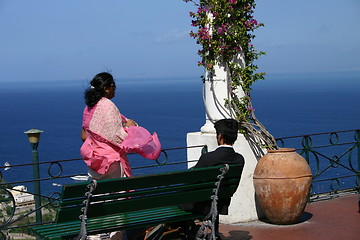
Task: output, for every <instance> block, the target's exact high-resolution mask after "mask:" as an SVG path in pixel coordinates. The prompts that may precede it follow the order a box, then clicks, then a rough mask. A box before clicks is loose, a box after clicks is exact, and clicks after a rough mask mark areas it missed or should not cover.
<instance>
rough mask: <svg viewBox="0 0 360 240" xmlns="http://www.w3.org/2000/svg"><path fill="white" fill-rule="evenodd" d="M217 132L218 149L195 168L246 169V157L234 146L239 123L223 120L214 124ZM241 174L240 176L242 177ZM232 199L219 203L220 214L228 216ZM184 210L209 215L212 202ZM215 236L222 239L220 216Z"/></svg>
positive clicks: (206, 155) (186, 205)
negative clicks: (238, 166) (235, 167)
mask: <svg viewBox="0 0 360 240" xmlns="http://www.w3.org/2000/svg"><path fill="white" fill-rule="evenodd" d="M214 127H215V130H216V139H217V143H218V145H219V146H218V148H217V149H216V150H214V151H212V152H208V153H205V154H203V155H201V157H200V159H199V161H198V162H197V164H196V165H195V166H194V168H203V167H211V166H217V165H223V164H242V166H243V167H244V163H245V161H244V157H243V156H242V155H241V154H239V153H237V152H235V150H234V148H233V144H234V142H235V141H236V139H237V136H238V129H239V123H238V122H237V121H236V120H234V119H222V120H219V121H217V122H215V124H214ZM241 173H242V170H241V172H239V176H241ZM230 201H231V198H228V199H220V200H219V201H218V204H217V206H218V214H222V215H227V214H228V207H229V205H230ZM179 207H180V208H181V209H182V210H185V211H191V212H200V213H203V214H205V215H206V214H208V213H209V211H210V209H211V201H209V202H201V203H191V204H184V205H181V206H179ZM215 235H216V237H217V239H220V235H219V215H218V216H217V220H216V222H215Z"/></svg>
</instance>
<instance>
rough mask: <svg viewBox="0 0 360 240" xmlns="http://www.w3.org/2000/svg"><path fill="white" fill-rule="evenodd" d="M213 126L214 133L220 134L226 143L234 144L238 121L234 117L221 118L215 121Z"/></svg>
mask: <svg viewBox="0 0 360 240" xmlns="http://www.w3.org/2000/svg"><path fill="white" fill-rule="evenodd" d="M214 127H215V130H216V134H220V135H221V136H222V137H223V139H224V142H225V143H226V144H231V145H233V144H234V142H235V141H236V139H237V136H238V130H239V123H238V121H236V120H235V119H221V120H219V121H216V122H215V124H214Z"/></svg>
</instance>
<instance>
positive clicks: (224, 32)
mask: <svg viewBox="0 0 360 240" xmlns="http://www.w3.org/2000/svg"><path fill="white" fill-rule="evenodd" d="M183 1H185V2H192V3H194V4H195V5H196V6H197V11H196V12H190V17H191V18H192V24H191V25H192V26H193V27H196V28H197V29H198V30H197V31H191V32H190V36H191V37H193V38H194V39H195V40H196V42H197V44H199V45H201V46H202V49H200V50H199V51H198V54H199V55H200V56H201V60H200V61H199V62H198V65H199V66H204V67H205V68H206V70H207V71H208V72H209V73H212V72H214V67H215V66H216V64H221V65H222V66H223V67H225V69H226V71H227V73H228V78H229V80H230V84H231V91H230V99H226V104H227V106H228V107H229V109H231V110H232V112H233V113H234V114H235V117H236V119H237V120H238V121H239V123H240V131H241V132H242V133H244V134H246V135H248V136H250V135H251V134H252V135H256V136H258V138H260V139H261V140H262V141H261V142H262V144H263V145H265V146H266V147H268V148H276V143H275V140H274V138H273V137H272V136H271V134H270V133H268V132H267V131H266V129H265V128H264V126H263V125H262V124H261V123H260V122H259V121H258V120H257V119H256V117H255V114H254V111H255V110H254V108H253V107H252V104H251V97H250V91H251V86H252V84H253V83H254V82H255V81H257V80H260V79H264V75H265V73H263V72H260V73H259V72H257V70H258V66H257V65H256V64H255V63H254V61H255V60H256V59H258V58H259V57H260V56H261V55H263V54H265V53H264V52H262V51H257V50H256V48H255V47H254V45H253V44H252V39H254V38H255V35H254V34H253V32H254V30H256V29H258V28H259V27H262V26H264V24H263V23H259V22H258V21H257V20H256V19H255V18H254V9H255V7H256V4H255V0H183ZM242 59H243V60H242ZM202 78H203V80H204V81H205V80H206V79H205V76H202ZM239 88H241V90H242V91H243V92H244V96H243V97H241V98H239V97H238V96H237V94H236V92H237V90H238V89H239Z"/></svg>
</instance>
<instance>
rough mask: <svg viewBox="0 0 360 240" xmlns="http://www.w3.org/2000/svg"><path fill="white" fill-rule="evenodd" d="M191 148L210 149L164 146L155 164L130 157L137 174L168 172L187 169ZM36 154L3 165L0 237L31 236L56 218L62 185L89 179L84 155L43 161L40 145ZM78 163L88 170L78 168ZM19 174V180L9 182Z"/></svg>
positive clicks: (0, 192) (0, 171)
mask: <svg viewBox="0 0 360 240" xmlns="http://www.w3.org/2000/svg"><path fill="white" fill-rule="evenodd" d="M188 148H201V149H202V151H206V146H204V145H198V146H191V147H179V148H168V149H163V150H162V153H161V155H160V157H159V159H158V160H156V162H150V163H151V164H148V163H149V161H141V160H140V159H141V157H140V156H139V155H136V154H130V155H129V156H128V157H129V161H130V162H131V163H132V166H134V165H135V167H133V168H132V170H133V173H134V175H140V174H149V173H159V172H168V171H174V170H179V169H186V168H187V163H188V162H191V161H186V160H184V159H185V156H186V151H187V149H188ZM32 154H33V162H32V163H27V164H15V165H12V164H8V163H5V164H4V166H0V239H10V237H11V236H13V235H14V234H16V233H17V232H18V233H19V234H20V233H21V234H25V235H24V238H25V239H29V238H31V236H30V235H27V234H29V232H28V227H30V226H35V225H42V224H48V223H52V222H53V221H54V218H55V211H56V207H57V206H58V204H59V197H60V191H61V186H62V185H65V184H71V183H74V182H76V181H77V180H76V179H78V178H79V176H81V177H83V178H85V179H86V176H87V172H85V171H86V169H87V168H86V167H85V165H84V162H83V160H82V159H81V158H74V159H64V160H56V161H44V162H39V161H38V153H37V148H33V152H32ZM139 158H140V159H139ZM193 161H197V160H193ZM138 163H144V164H138ZM74 165H79V166H80V168H81V169H82V170H83V171H84V172H78V171H76V170H75V171H74V167H73V166H74ZM31 172H33V174H31ZM39 172H40V173H41V174H39ZM22 173H23V174H22ZM29 173H30V175H29ZM15 175H16V180H15V181H11V182H6V179H8V178H11V177H13V176H15ZM34 176H37V177H34ZM77 177H78V178H77ZM18 186H24V187H22V188H18ZM40 189H41V190H40ZM40 191H41V192H40ZM23 200H24V201H23ZM9 233H11V234H9Z"/></svg>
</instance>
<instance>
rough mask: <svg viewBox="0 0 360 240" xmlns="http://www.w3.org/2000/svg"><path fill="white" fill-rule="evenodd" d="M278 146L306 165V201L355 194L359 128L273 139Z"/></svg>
mask: <svg viewBox="0 0 360 240" xmlns="http://www.w3.org/2000/svg"><path fill="white" fill-rule="evenodd" d="M276 140H277V142H278V145H279V147H293V148H295V149H296V151H297V152H298V153H299V154H300V155H302V156H303V157H304V158H305V159H306V161H307V162H308V163H309V165H310V168H311V171H312V174H313V181H312V188H311V192H310V200H311V201H315V200H318V199H321V198H323V197H326V198H328V197H331V195H338V194H341V193H346V192H349V191H352V192H356V191H357V192H359V189H360V188H359V186H360V129H355V130H348V131H338V132H326V133H317V134H308V135H301V136H294V137H284V138H278V139H276Z"/></svg>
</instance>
